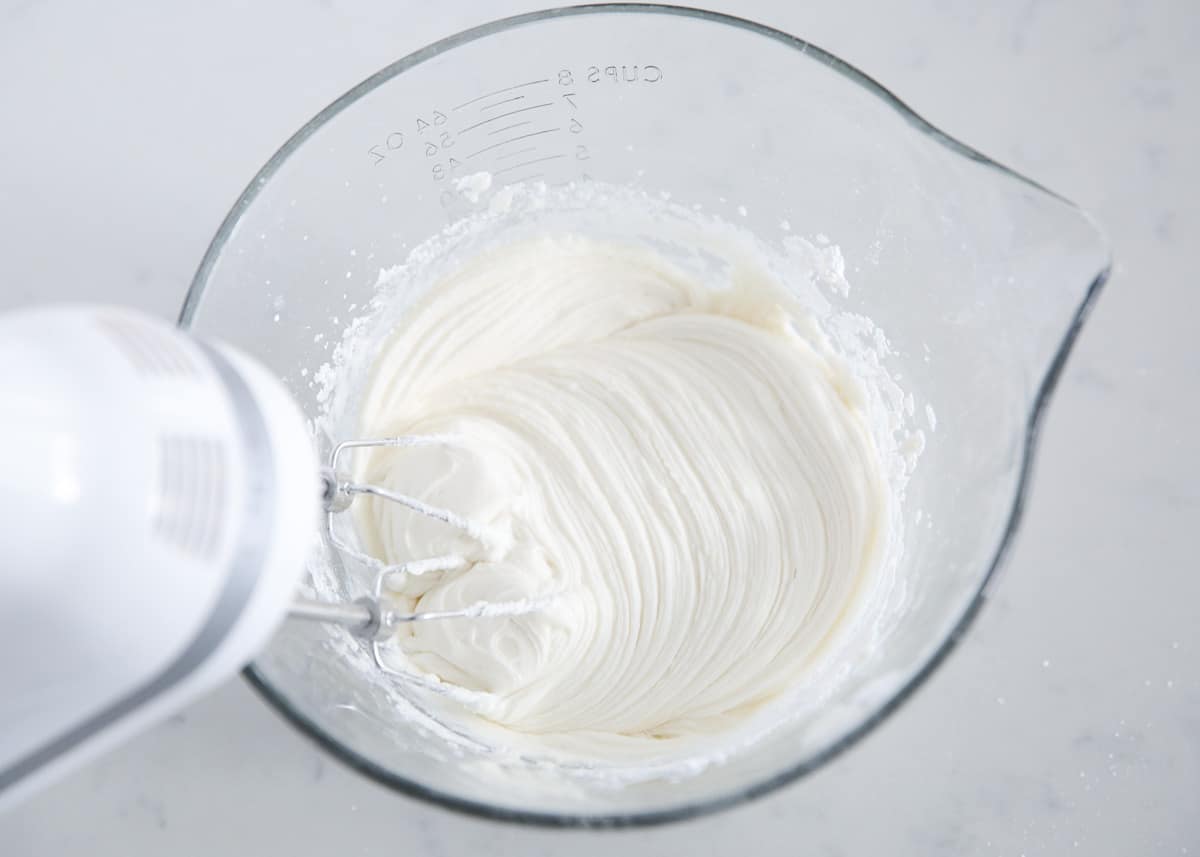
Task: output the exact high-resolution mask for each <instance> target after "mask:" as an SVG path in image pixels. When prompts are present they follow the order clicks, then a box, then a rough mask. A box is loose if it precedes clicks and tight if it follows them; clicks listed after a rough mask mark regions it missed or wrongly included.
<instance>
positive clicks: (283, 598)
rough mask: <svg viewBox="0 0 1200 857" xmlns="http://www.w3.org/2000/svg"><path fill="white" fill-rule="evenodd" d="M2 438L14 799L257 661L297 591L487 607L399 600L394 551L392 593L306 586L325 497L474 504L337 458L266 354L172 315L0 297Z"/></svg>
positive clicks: (0, 493) (307, 613) (333, 615)
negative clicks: (11, 305)
mask: <svg viewBox="0 0 1200 857" xmlns="http://www.w3.org/2000/svg"><path fill="white" fill-rule="evenodd" d="M0 438H2V439H3V442H4V447H5V448H6V449H8V450H9V461H8V463H7V464H6V466H5V467H4V468H3V469H2V470H0V516H2V518H0V519H2V520H3V522H4V523H3V526H2V528H0V558H2V559H3V562H4V570H3V572H0V682H2V683H3V687H4V692H3V695H2V696H0V808H3V807H4V806H5V805H7V804H10V803H13V802H15V801H16V800H17V799H19V798H20V797H21V796H23V795H25V794H28V793H29V792H31V791H33V790H34V789H35V788H36V787H38V786H39V785H41V784H44V783H46V782H48V781H51V780H53V779H54V778H55V777H56V776H57V775H60V774H62V773H64V772H66V771H68V770H70V769H72V768H74V767H77V766H78V765H79V764H81V763H83V762H84V761H87V760H88V759H90V758H92V757H93V756H95V755H97V754H98V753H100V752H102V751H103V750H104V749H106V748H108V747H111V746H113V745H114V744H116V743H118V742H119V741H121V740H123V739H124V738H126V737H128V736H130V735H132V734H133V733H135V732H136V731H138V730H139V729H142V728H144V727H146V726H148V725H150V724H152V723H154V722H156V721H158V720H161V719H162V718H164V717H165V716H166V715H168V714H169V713H171V712H172V711H174V710H176V709H178V708H180V707H181V706H183V705H184V704H186V703H187V702H188V701H190V700H192V699H194V698H196V697H197V696H199V695H201V694H202V693H204V692H205V691H206V690H209V689H211V688H212V687H213V686H215V685H216V684H218V683H219V682H220V681H222V680H223V679H225V678H227V677H229V676H230V675H232V674H234V673H235V672H237V671H238V670H239V669H240V668H241V667H242V666H243V665H244V664H245V663H247V662H248V661H250V660H251V659H252V658H253V656H254V655H255V654H256V653H257V652H258V651H259V650H260V649H261V648H262V647H263V646H264V645H265V644H266V642H267V640H268V638H269V637H270V635H271V633H272V631H273V630H274V629H275V627H276V626H277V625H278V624H279V622H281V621H282V620H283V618H284V617H285V615H287V614H288V612H289V611H290V612H291V613H292V615H294V616H297V617H299V618H307V619H315V620H318V621H327V622H336V623H338V624H342V625H345V626H347V627H348V628H350V629H351V630H352V631H354V632H355V633H357V634H359V635H361V636H364V637H367V638H368V639H378V638H380V637H382V636H384V635H386V634H387V633H389V631H390V629H391V628H392V627H393V626H394V625H395V624H396V623H399V622H405V621H413V620H416V619H425V618H433V619H437V618H453V617H455V616H459V615H464V616H465V615H474V614H473V613H472V611H471V610H466V611H457V612H453V613H446V614H444V615H443V614H427V615H426V614H400V613H394V612H390V611H387V610H386V609H383V610H381V608H380V600H379V597H380V596H381V595H382V594H383V593H382V587H383V585H384V582H385V580H386V576H387V575H388V574H391V573H396V572H400V573H403V571H404V569H403V568H399V569H396V568H391V567H386V566H383V565H382V564H377V565H378V568H377V572H378V581H377V586H376V598H374V599H372V598H364V599H363V600H361V601H359V602H355V603H346V604H323V603H319V602H312V601H305V600H297V599H296V598H295V597H294V596H295V592H296V587H297V585H298V583H299V581H300V578H301V576H302V574H303V571H304V560H305V557H306V555H307V553H308V551H309V549H310V547H311V545H312V536H313V535H314V534H315V533H316V531H317V528H318V526H319V520H320V516H319V512H320V506H321V504H322V501H323V502H324V506H325V513H326V515H327V523H331V522H332V515H333V514H335V513H336V512H337V511H340V510H341V509H342V508H344V507H345V506H346V505H347V504H348V503H349V501H350V500H351V499H352V498H353V497H354V496H355V495H357V494H363V493H372V494H376V495H377V496H383V497H385V499H390V500H394V501H396V502H402V503H406V505H410V506H411V507H413V508H415V509H416V510H417V511H419V512H422V513H425V514H433V515H434V516H435V517H438V516H446V515H449V516H450V519H449V520H447V518H446V517H441V518H440V519H442V520H446V521H447V523H449V524H450V525H452V526H456V525H458V526H463V527H466V528H469V527H471V524H470V522H466V521H458V520H457V518H456V516H453V513H450V512H448V511H446V510H438V509H432V508H424V509H423V508H420V506H421V504H420V502H419V501H417V500H415V499H414V498H408V497H405V496H403V495H390V494H389V492H386V491H385V490H383V489H378V488H376V487H375V486H369V485H362V484H358V483H355V482H351V481H347V480H345V479H343V478H341V477H339V476H337V475H336V474H335V473H334V471H333V470H332V468H325V469H322V468H321V467H319V466H318V462H317V460H316V456H315V453H314V450H313V442H312V438H311V435H310V434H309V432H308V430H307V428H306V427H305V422H304V419H303V417H302V416H301V414H300V411H299V410H298V408H297V407H296V405H295V404H294V403H293V402H292V401H291V399H290V397H289V395H288V394H287V391H286V390H285V389H284V387H283V386H282V384H280V383H279V382H278V381H277V380H276V379H275V378H273V377H272V376H271V375H270V374H269V373H268V372H267V370H266V369H264V368H263V367H261V366H260V365H258V364H257V363H256V362H255V361H253V360H251V359H250V358H248V357H246V356H245V355H244V354H241V353H240V352H238V351H235V350H234V349H231V348H228V347H225V346H221V345H208V344H205V343H202V342H199V341H197V340H196V339H194V338H192V337H191V336H189V335H187V334H186V333H184V332H183V331H180V330H178V329H176V328H174V327H172V326H170V325H168V324H166V323H165V322H162V321H159V320H156V319H152V318H149V317H146V316H143V315H140V314H137V313H132V312H128V311H124V310H117V309H111V308H104V307H79V306H74V307H58V308H49V309H36V310H27V311H20V312H15V313H10V314H8V315H5V316H2V317H0ZM413 442H416V443H420V442H423V441H422V439H420V438H418V439H415V440H413V439H405V438H398V439H387V440H383V441H378V443H413ZM431 442H437V441H436V439H431ZM366 443H375V442H364V441H350V442H347V443H345V444H343V445H342V446H341V447H339V449H338V451H337V452H335V458H334V459H333V461H332V462H331V464H334V465H336V463H337V459H336V455H337V454H338V453H340V452H344V451H346V449H348V448H353V447H355V446H359V445H363V444H366ZM414 504H415V505H414ZM335 547H338V548H340V549H343V550H346V551H348V552H350V553H351V554H353V555H354V556H356V557H357V558H359V559H362V560H367V561H370V558H369V557H365V556H363V555H361V554H358V553H357V552H355V551H353V550H352V549H351V548H350V547H349V546H347V545H344V544H340V543H337V542H336V541H335ZM439 560H445V561H446V562H447V563H448V564H450V565H452V564H453V563H454V562H455V561H456V560H455V558H453V557H447V558H433V560H426V561H425V564H426V565H428V564H429V562H431V561H432V562H433V563H435V564H436V563H437V562H438V561H439ZM501 606H503V605H501ZM472 609H474V610H476V612H478V610H477V609H476V608H472ZM479 609H483V607H481V608H479Z"/></svg>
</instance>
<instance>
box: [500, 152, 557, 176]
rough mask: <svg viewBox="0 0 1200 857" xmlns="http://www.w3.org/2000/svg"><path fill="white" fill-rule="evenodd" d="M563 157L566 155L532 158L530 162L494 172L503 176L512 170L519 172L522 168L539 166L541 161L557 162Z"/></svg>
mask: <svg viewBox="0 0 1200 857" xmlns="http://www.w3.org/2000/svg"><path fill="white" fill-rule="evenodd" d="M565 157H566V155H546V157H544V158H534V159H533V160H530V161H523V162H522V163H519V164H513V165H512V166H511V167H505V168H504V169H502V170H496V175H503V174H504V173H510V172H512V171H513V170H519V169H521V168H522V167H531V166H533V165H534V164H540V163H542V162H543V161H557V160H558V159H559V158H565Z"/></svg>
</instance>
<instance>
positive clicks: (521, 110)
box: [458, 101, 554, 134]
mask: <svg viewBox="0 0 1200 857" xmlns="http://www.w3.org/2000/svg"><path fill="white" fill-rule="evenodd" d="M553 106H554V102H553V101H547V102H546V103H545V104H535V105H533V106H532V107H521V108H519V109H517V110H510V111H508V112H507V113H501V114H500V115H499V116H493V117H492V118H491V119H484V120H483V121H482V122H476V123H475V124H474V125H468V126H467V127H466V128H462V129H460V130H459V132H458V133H460V134H465V133H466V132H468V131H471V130H474V129H475V128H478V127H479V126H480V125H487V124H488V123H490V122H495V121H497V120H499V119H504V118H506V117H509V116H516V115H517V114H518V113H527V112H528V111H530V110H540V109H542V108H543V107H553Z"/></svg>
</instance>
